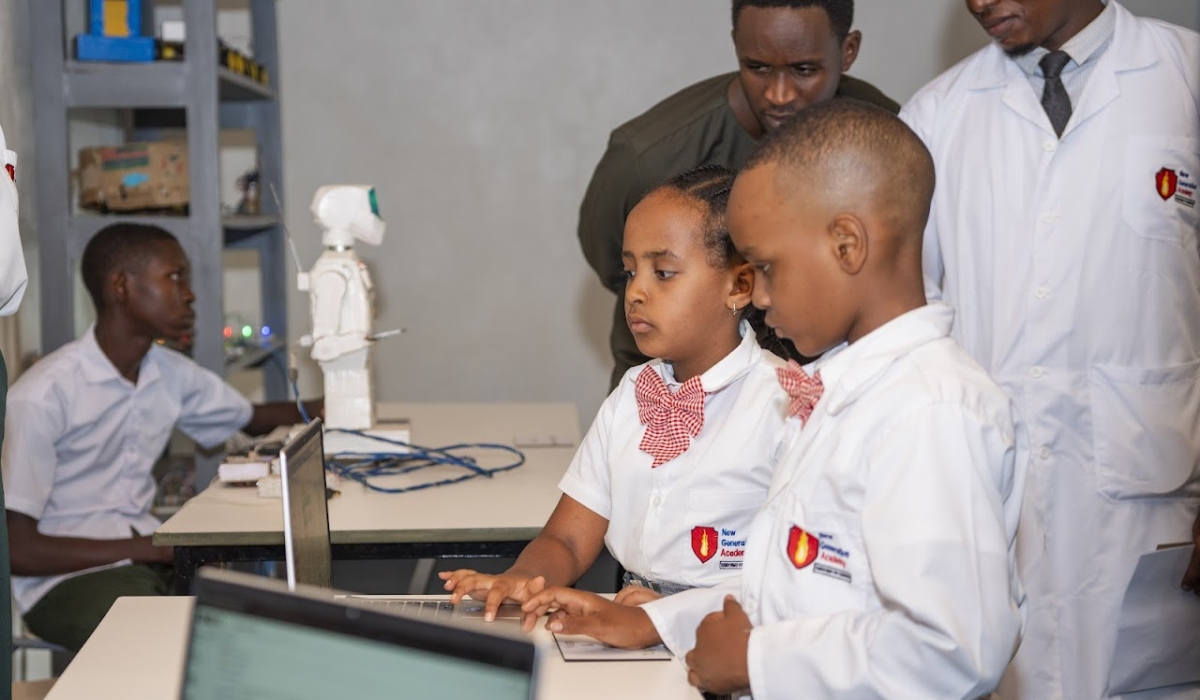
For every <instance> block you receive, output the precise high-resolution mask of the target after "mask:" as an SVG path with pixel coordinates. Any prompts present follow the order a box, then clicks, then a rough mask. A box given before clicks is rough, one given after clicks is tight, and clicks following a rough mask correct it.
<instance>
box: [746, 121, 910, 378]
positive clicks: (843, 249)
mask: <svg viewBox="0 0 1200 700" xmlns="http://www.w3.org/2000/svg"><path fill="white" fill-rule="evenodd" d="M932 197H933V160H932V159H931V158H930V157H929V151H927V150H926V149H925V146H924V144H922V143H921V140H920V139H919V138H917V135H916V134H914V133H913V132H912V131H911V130H910V129H909V128H908V127H907V126H905V124H904V122H902V121H900V119H898V118H897V117H895V116H894V115H892V114H891V113H890V112H887V111H885V110H883V109H880V108H879V107H875V106H873V105H868V104H866V103H862V102H856V101H854V100H849V99H845V98H839V99H835V100H832V101H829V102H825V103H822V104H818V105H814V106H812V107H809V108H807V109H805V110H803V111H801V112H800V113H798V114H797V115H796V116H795V117H794V118H792V119H790V120H788V121H787V122H786V123H785V124H783V125H782V126H781V127H780V128H779V129H778V130H777V131H775V132H773V133H771V134H769V135H768V136H767V138H765V139H764V140H763V141H761V142H760V144H759V147H758V150H757V151H755V153H754V154H753V155H752V156H751V157H750V159H749V161H748V162H747V163H746V165H745V166H744V167H743V169H742V171H741V173H740V174H739V175H738V177H737V181H736V182H735V183H734V185H733V192H732V193H731V194H730V196H729V215H728V219H729V232H730V236H731V237H732V238H733V242H734V245H735V246H736V247H737V249H738V251H739V252H741V253H742V255H743V257H745V258H746V260H747V262H749V263H750V264H751V265H752V266H754V269H755V273H756V275H755V285H754V299H753V301H754V305H755V306H757V307H759V308H762V309H765V310H766V321H767V323H768V324H769V325H770V326H771V327H772V328H774V329H776V332H778V333H779V334H780V335H781V336H782V337H784V338H788V339H789V340H791V341H793V342H794V343H795V345H796V349H797V350H799V351H800V352H801V353H803V354H805V355H808V356H810V357H814V356H816V355H819V354H821V353H822V352H825V351H826V350H828V349H829V348H831V347H834V346H835V345H837V344H838V343H841V342H843V341H848V342H851V343H853V342H855V341H856V340H857V339H858V338H861V337H862V336H863V335H865V334H867V333H870V332H871V331H872V330H874V329H875V328H878V327H879V326H881V325H882V324H884V323H886V322H887V321H889V320H891V319H893V318H896V317H897V316H899V315H901V314H903V313H906V312H907V311H910V310H912V309H914V308H917V307H919V306H923V305H924V304H925V286H924V280H923V278H922V274H921V239H922V236H923V235H924V230H925V222H926V220H927V219H928V218H929V206H930V200H931V199H932Z"/></svg>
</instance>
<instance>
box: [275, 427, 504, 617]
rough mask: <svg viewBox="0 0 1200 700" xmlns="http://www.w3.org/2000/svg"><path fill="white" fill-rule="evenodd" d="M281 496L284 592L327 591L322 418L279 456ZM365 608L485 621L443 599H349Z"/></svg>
mask: <svg viewBox="0 0 1200 700" xmlns="http://www.w3.org/2000/svg"><path fill="white" fill-rule="evenodd" d="M279 471H280V476H281V478H282V494H283V541H284V559H285V566H286V569H287V582H288V587H289V588H291V589H293V590H294V589H295V588H296V586H297V584H299V585H306V586H314V587H317V588H330V586H331V578H332V573H331V572H332V569H333V553H332V549H331V547H330V540H329V504H328V501H327V499H326V492H325V450H324V442H323V434H322V424H321V419H320V418H315V419H313V421H312V422H311V423H309V424H308V425H307V426H305V428H304V430H302V431H301V432H300V433H299V434H297V435H296V436H295V437H293V438H291V439H290V440H288V442H287V444H285V445H284V446H283V449H282V450H281V451H280V453H279ZM351 597H353V598H355V599H357V600H359V601H361V602H363V603H364V604H367V605H376V606H382V607H388V608H397V609H401V610H402V611H403V612H405V613H407V614H416V615H427V616H432V617H473V618H480V619H481V618H482V617H483V602H482V601H477V600H469V599H464V600H462V601H459V602H458V604H457V605H455V604H451V603H450V602H448V601H447V600H446V599H445V597H444V596H443V597H426V598H424V599H423V598H422V597H420V596H408V595H405V596H397V595H352V596H351ZM496 619H497V620H501V619H506V620H520V619H521V607H520V606H519V605H512V604H509V605H502V606H501V607H500V611H499V612H498V613H497V615H496Z"/></svg>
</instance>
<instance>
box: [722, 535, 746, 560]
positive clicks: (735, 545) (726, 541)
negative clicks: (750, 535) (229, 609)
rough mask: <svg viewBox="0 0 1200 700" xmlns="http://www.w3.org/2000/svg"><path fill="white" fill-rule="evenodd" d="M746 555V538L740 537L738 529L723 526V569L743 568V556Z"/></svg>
mask: <svg viewBox="0 0 1200 700" xmlns="http://www.w3.org/2000/svg"><path fill="white" fill-rule="evenodd" d="M745 556H746V540H745V539H738V536H737V530H730V529H727V528H721V563H720V568H722V569H740V568H742V558H743V557H745Z"/></svg>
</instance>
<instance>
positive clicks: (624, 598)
mask: <svg viewBox="0 0 1200 700" xmlns="http://www.w3.org/2000/svg"><path fill="white" fill-rule="evenodd" d="M661 597H662V596H660V595H659V594H657V593H655V592H654V591H652V590H650V589H649V588H646V587H645V586H626V587H624V588H622V589H621V590H620V591H618V592H617V597H615V598H613V602H614V603H617V604H618V605H641V604H642V603H649V602H650V601H652V600H658V599H659V598H661Z"/></svg>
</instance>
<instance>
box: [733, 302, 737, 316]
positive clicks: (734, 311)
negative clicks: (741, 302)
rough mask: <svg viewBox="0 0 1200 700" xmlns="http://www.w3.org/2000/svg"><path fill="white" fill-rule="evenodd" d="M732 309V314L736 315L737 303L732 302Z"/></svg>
mask: <svg viewBox="0 0 1200 700" xmlns="http://www.w3.org/2000/svg"><path fill="white" fill-rule="evenodd" d="M732 311H733V315H734V316H737V315H738V307H737V304H734V305H733V309H732Z"/></svg>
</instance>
